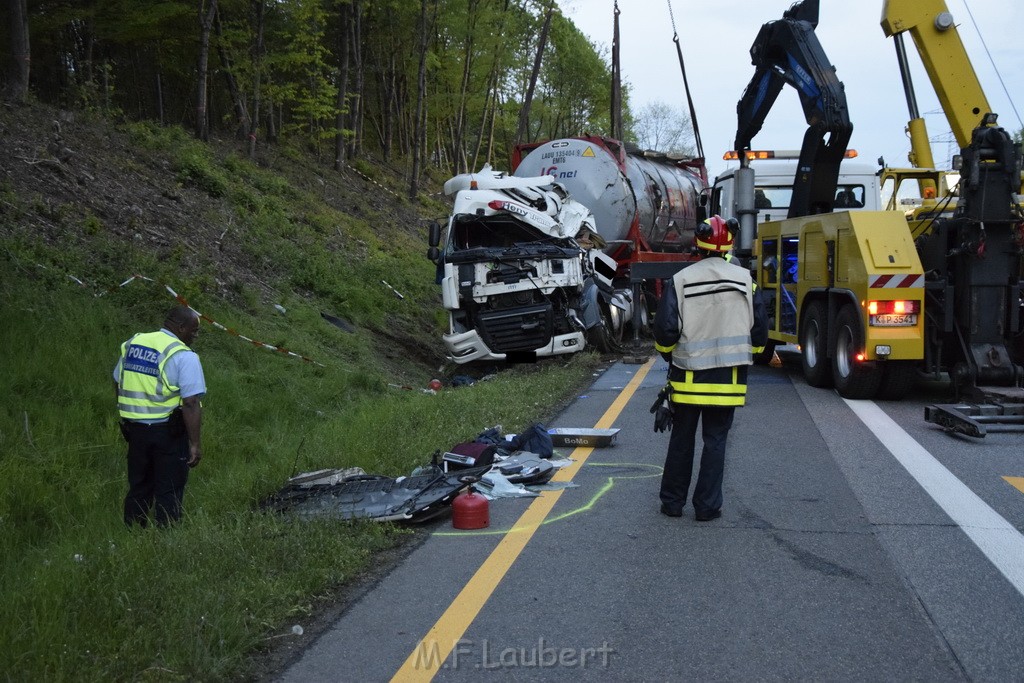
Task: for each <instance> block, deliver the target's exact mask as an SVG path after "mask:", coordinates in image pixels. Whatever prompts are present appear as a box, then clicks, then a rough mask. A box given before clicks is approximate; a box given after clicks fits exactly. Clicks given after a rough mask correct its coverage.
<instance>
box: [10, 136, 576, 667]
mask: <svg viewBox="0 0 1024 683" xmlns="http://www.w3.org/2000/svg"><path fill="white" fill-rule="evenodd" d="M167 144H169V143H167ZM181 144H182V145H192V144H194V143H186V142H182V143H181ZM188 148H189V149H193V148H191V147H188ZM175 149H177V148H175ZM199 158H200V162H201V163H200V165H199V166H198V168H199V169H200V171H195V170H193V172H194V173H200V174H204V173H205V174H209V173H214V172H215V171H216V170H217V169H218V168H223V166H222V165H218V164H220V162H214V161H212V160H210V159H208V158H205V157H202V156H201V155H200V157H199ZM232 163H235V164H236V165H237V164H239V163H241V162H237V161H236V162H232ZM239 168H242V169H243V170H244V171H245V173H242V172H241V171H236V172H235V173H233V174H230V175H225V177H224V178H222V180H223V181H224V183H225V184H224V185H223V186H220V185H218V186H216V188H215V189H217V191H218V192H220V193H221V194H223V195H224V196H236V197H242V198H243V200H244V198H245V197H246V196H249V195H251V196H249V198H250V199H251V200H252V205H251V206H248V207H247V206H246V205H245V201H242V202H241V203H238V202H229V203H228V204H227V210H231V211H235V212H237V215H238V216H241V217H243V218H244V217H246V216H247V218H246V220H247V221H248V222H249V224H251V225H253V226H254V227H253V228H252V229H251V234H250V235H248V236H247V239H246V244H245V249H246V250H247V251H250V252H252V253H255V254H261V255H268V254H274V255H275V258H276V262H277V263H279V264H282V265H281V268H282V271H281V272H280V274H279V276H278V277H277V278H276V279H274V280H273V284H275V285H278V286H279V291H293V288H294V287H302V288H303V290H304V293H303V295H302V296H299V295H289V296H288V298H287V299H286V300H282V301H281V303H282V304H283V305H284V306H285V307H286V308H287V314H286V315H278V314H276V313H274V312H273V309H271V308H270V306H269V304H268V303H267V302H265V301H260V300H259V295H258V294H257V293H255V292H254V291H252V290H251V289H249V288H248V287H247V286H245V285H244V284H242V283H241V282H239V283H238V284H232V283H230V282H229V283H228V286H227V289H228V290H229V292H230V293H231V294H232V295H233V297H229V298H223V297H221V296H220V293H221V287H220V286H219V284H218V283H216V280H218V279H222V276H220V275H218V276H217V277H215V276H214V275H213V274H211V270H210V263H208V261H209V258H208V257H206V256H203V255H198V256H197V255H195V254H190V253H188V252H182V253H181V254H174V253H171V254H169V255H167V254H164V255H159V254H152V253H149V252H148V251H146V250H144V249H137V248H134V247H133V246H132V245H131V244H125V243H123V242H119V241H118V240H117V239H116V238H115V237H114V236H111V235H108V234H106V232H105V228H104V225H103V223H102V221H96V220H94V219H92V218H89V217H88V216H85V217H82V216H81V215H78V214H76V213H75V209H74V207H73V206H66V207H63V208H62V207H55V206H53V204H52V203H48V202H45V201H40V200H39V198H33V197H32V196H26V195H24V194H20V193H13V192H11V191H10V190H9V189H8V190H6V191H4V188H0V191H2V192H3V195H2V197H0V198H2V199H3V203H4V209H5V211H4V217H3V222H2V223H0V228H2V229H0V293H2V295H0V321H2V323H0V346H2V348H3V349H4V360H3V363H2V366H0V394H2V395H3V397H4V398H3V401H2V403H0V480H2V481H3V486H2V488H0V586H2V590H0V614H3V618H2V619H0V672H3V673H2V676H0V677H3V678H7V679H11V680H47V681H55V680H125V679H133V680H134V679H138V678H144V679H161V680H165V679H166V680H181V679H190V680H191V679H200V680H211V679H223V678H235V677H239V676H244V675H245V673H246V671H247V668H246V667H247V654H250V653H252V652H253V651H254V650H256V649H258V648H260V647H261V646H263V645H265V644H266V643H268V642H269V640H268V639H270V638H271V637H273V636H274V635H277V634H279V633H281V632H282V631H287V629H288V628H289V627H290V626H291V625H292V624H295V623H298V624H301V623H302V621H303V617H304V616H306V615H308V614H309V613H310V612H311V611H312V610H314V609H315V606H316V604H318V602H320V601H322V600H324V599H329V596H330V594H331V592H332V591H334V590H336V589H337V588H338V587H339V586H342V585H344V584H345V583H346V582H349V581H351V580H353V578H355V577H357V576H358V575H359V573H360V571H362V570H364V569H366V568H367V567H368V566H369V565H370V563H372V562H373V561H374V556H375V553H377V552H379V551H382V550H384V549H387V548H389V547H393V546H394V545H395V544H396V543H399V542H401V540H402V538H403V537H404V532H403V531H402V530H401V529H399V528H396V527H393V526H391V525H376V524H371V523H356V524H349V523H344V522H332V521H326V520H324V521H317V522H302V523H299V522H296V521H292V520H290V519H287V518H282V517H280V516H276V515H273V514H268V513H263V512H261V511H259V510H258V507H257V506H258V502H259V501H260V500H262V499H263V498H264V497H265V496H267V495H268V494H270V493H271V492H273V491H275V490H277V489H278V488H280V487H281V486H282V485H283V483H284V481H285V479H286V478H287V477H288V476H289V475H291V474H292V473H293V472H294V471H295V470H299V471H308V470H313V469H317V468H323V467H352V466H359V467H362V468H363V469H365V470H366V471H367V472H371V473H378V474H387V475H392V476H394V475H398V474H403V473H407V472H409V471H410V470H411V469H412V468H413V467H414V466H415V465H418V464H422V463H424V462H425V461H427V460H428V459H429V457H430V454H431V453H432V452H433V451H434V450H435V449H438V448H446V447H448V446H450V445H451V444H453V443H455V442H456V441H459V440H463V439H467V438H471V437H472V436H474V435H475V434H477V433H479V432H480V431H481V430H483V429H484V428H486V427H489V426H493V425H494V424H498V423H500V424H503V425H505V427H506V429H507V430H508V431H515V430H518V429H521V428H522V427H524V426H526V425H528V424H529V423H530V422H532V421H534V420H537V419H540V418H542V417H543V416H545V415H546V414H547V412H548V411H549V410H550V407H551V406H552V405H555V404H557V403H559V402H560V401H561V400H562V399H563V398H564V397H565V396H566V395H567V393H568V392H570V391H571V390H572V387H575V386H578V385H579V384H580V383H581V382H582V381H583V379H584V378H586V377H587V376H589V373H590V372H591V370H592V368H593V364H594V362H595V358H594V357H593V356H589V355H583V356H581V357H579V358H578V359H577V360H575V361H573V362H571V363H568V364H561V363H557V364H556V363H550V364H542V366H541V368H540V369H538V368H533V367H531V368H521V369H520V370H513V371H511V372H509V373H503V374H502V375H500V376H499V377H497V378H496V379H493V380H491V381H487V382H481V383H478V384H476V385H475V386H473V387H467V388H462V389H451V390H445V391H443V392H441V393H440V394H439V395H436V396H433V395H428V394H424V393H421V392H419V391H403V390H401V389H394V388H392V387H390V386H389V383H392V382H394V380H395V378H394V377H393V376H392V375H393V373H394V368H393V367H392V368H391V369H390V370H389V369H388V368H387V367H386V366H383V365H381V364H380V358H379V353H377V347H378V345H379V344H380V343H381V342H380V338H379V337H375V336H374V335H373V334H372V329H373V327H374V326H375V325H380V326H386V325H387V324H389V321H390V322H394V321H397V322H398V323H399V324H401V323H402V322H403V321H405V323H408V324H418V325H420V326H421V327H423V321H424V320H425V319H426V320H430V319H431V318H432V317H433V316H434V313H433V311H434V310H436V307H437V304H436V303H434V302H432V300H431V299H430V298H429V297H431V296H433V297H434V298H435V299H436V294H434V293H432V290H431V286H432V285H430V284H427V285H423V286H421V285H420V284H418V279H420V278H422V279H423V280H424V281H426V282H427V283H429V282H430V281H431V278H430V276H431V275H432V273H431V271H430V270H429V264H425V265H424V264H423V258H422V248H421V245H419V244H416V245H415V246H416V248H415V250H412V249H411V248H410V249H408V251H409V254H408V255H407V256H403V251H404V250H406V248H405V241H403V238H401V237H400V236H393V237H392V238H390V239H389V240H386V242H387V243H378V242H376V241H374V240H376V239H377V238H376V236H375V233H374V231H370V230H368V229H367V228H366V226H365V225H364V224H359V225H356V226H355V227H354V228H353V230H354V231H355V232H356V233H357V234H361V235H362V236H363V237H362V238H361V239H363V241H364V242H366V243H368V245H367V246H366V251H365V252H364V258H361V259H357V260H354V261H351V262H350V263H349V264H348V265H347V266H346V268H347V270H344V272H338V271H339V270H341V268H342V266H345V264H344V263H343V262H342V260H341V259H340V258H339V257H338V256H336V255H334V254H333V252H331V251H328V250H325V249H324V248H323V247H322V245H321V244H320V243H319V242H317V239H318V233H320V232H323V233H324V234H325V235H327V236H329V235H333V234H334V231H333V230H327V229H326V228H325V227H324V226H325V225H326V223H327V222H328V221H329V220H333V219H332V218H331V217H330V213H329V212H328V211H327V210H326V209H323V208H322V207H321V208H316V207H314V208H312V209H311V208H309V207H310V206H311V205H310V203H309V199H308V197H305V196H303V195H302V194H301V193H296V199H297V200H299V201H300V203H302V204H303V205H304V206H305V207H306V208H305V209H301V210H300V209H298V208H296V207H295V206H292V205H290V204H289V203H288V199H287V196H288V195H289V194H292V193H293V192H294V190H292V189H289V188H288V187H287V185H286V184H280V185H274V184H273V183H272V182H271V181H270V180H269V179H268V178H267V177H266V176H262V175H258V174H256V172H255V171H254V170H253V169H252V168H250V167H249V166H247V165H245V164H242V165H241V166H239ZM202 169H205V170H202ZM179 172H180V170H179ZM247 174H250V175H249V177H250V180H248V181H246V180H245V178H246V177H247ZM239 178H241V180H239ZM253 178H255V180H252V179H253ZM243 181H244V182H246V183H251V182H262V183H263V184H264V185H265V186H266V187H264V189H263V190H262V191H261V192H259V193H255V192H251V193H248V194H247V192H246V188H247V186H246V185H244V184H238V183H242V182H243ZM269 204H272V205H273V206H269V208H268V205H269ZM267 211H271V212H275V213H276V215H277V219H273V218H272V216H270V215H269V214H268V213H266V212H267ZM300 211H306V212H307V213H306V215H307V220H304V221H297V220H295V218H294V217H295V216H296V215H297V214H298V213H299V212H300ZM321 212H322V215H323V216H326V218H315V216H316V215H321ZM40 221H43V222H45V226H44V227H45V228H46V229H45V230H44V229H43V228H40V227H38V224H39V223H40ZM318 226H319V227H318ZM55 234H59V235H60V239H59V242H58V241H56V240H54V235H55ZM343 237H344V239H345V240H346V241H347V242H351V240H352V237H351V233H349V232H346V233H345V234H344V235H343ZM44 238H45V239H44ZM409 243H410V244H412V243H413V240H411V239H410V240H409ZM186 261H189V263H186ZM39 265H43V266H45V268H39V267H38V266H39ZM135 272H142V273H145V274H147V275H150V276H151V277H154V278H155V279H157V280H162V281H165V282H168V284H172V285H175V286H176V287H177V288H178V289H179V291H180V293H182V294H184V295H185V296H186V297H187V298H189V300H190V302H191V303H192V304H193V305H194V306H196V307H197V308H198V309H200V310H202V311H203V312H204V313H205V314H207V315H209V316H211V317H212V318H214V319H216V320H218V321H220V322H222V323H224V324H226V325H229V326H231V327H234V328H236V329H238V330H239V331H240V332H242V333H244V334H246V335H248V336H250V337H253V338H255V339H259V340H263V341H266V342H268V343H272V344H274V345H279V346H284V347H287V348H290V349H293V350H295V351H296V352H299V353H302V354H303V355H306V356H309V357H311V358H313V359H315V360H317V361H319V362H320V363H322V364H323V365H322V366H320V365H315V364H312V363H306V362H303V361H300V360H298V359H296V358H293V357H286V356H282V355H279V354H274V353H271V352H269V351H266V350H261V349H258V348H254V347H253V346H251V345H249V344H246V343H243V342H240V341H239V339H238V338H237V337H234V336H231V335H229V334H227V333H224V332H221V331H218V330H216V329H214V328H212V327H210V326H208V325H206V324H204V325H203V326H202V328H201V334H200V337H199V339H198V341H197V343H196V345H195V346H196V350H197V351H198V352H199V353H200V356H201V358H202V360H203V365H204V369H205V371H206V378H207V384H208V389H209V392H208V395H207V398H206V399H205V400H204V408H205V410H204V424H203V446H204V458H203V461H202V464H201V466H200V467H199V468H198V469H196V470H194V471H193V472H192V476H191V480H190V483H189V487H188V490H187V492H186V501H185V506H186V518H185V520H184V521H183V523H182V524H180V525H179V526H177V527H175V528H173V529H170V530H166V531H158V530H152V529H150V530H133V531H129V530H128V529H126V528H124V526H123V525H122V523H121V501H122V499H123V496H124V493H125V489H126V483H125V460H124V454H125V445H124V443H123V442H122V441H121V439H120V435H119V433H118V430H117V426H116V422H117V417H116V410H115V406H114V395H113V387H112V382H111V371H112V368H113V365H114V362H115V360H116V354H117V349H118V346H119V345H120V343H121V342H122V341H123V340H124V339H126V338H127V337H128V336H129V335H130V334H132V333H134V332H139V331H149V330H152V329H155V327H156V326H157V325H158V324H159V322H160V321H161V320H162V316H163V313H164V312H165V311H166V310H167V309H168V308H169V307H170V306H171V305H172V304H173V303H174V301H173V299H171V298H170V296H169V295H168V293H167V292H166V291H165V290H164V289H162V288H161V287H159V286H157V285H153V284H148V283H143V282H134V283H132V284H131V285H129V286H127V287H124V288H121V289H116V290H114V291H112V292H110V293H108V294H106V295H105V296H102V297H96V296H93V292H92V291H89V290H86V289H82V288H79V287H77V286H75V285H74V284H73V283H72V282H71V280H70V279H69V278H68V277H67V276H68V275H76V276H78V277H81V278H83V279H89V280H91V281H93V282H100V283H102V284H104V285H109V284H112V283H117V282H119V281H121V280H123V279H124V277H125V275H126V274H130V273H135ZM384 272H388V273H393V275H392V276H391V278H390V279H391V280H397V281H398V282H399V285H398V286H400V287H401V286H404V287H405V289H406V292H407V297H408V298H407V299H406V300H405V301H404V302H402V301H398V300H397V298H395V297H393V296H391V295H390V294H384V295H382V294H381V288H380V287H379V286H376V283H377V281H378V280H379V279H380V278H379V277H378V276H379V275H380V274H381V273H384ZM263 276H264V277H265V278H270V277H271V276H270V275H268V274H264V275H263ZM360 281H362V282H366V283H369V284H368V285H367V287H368V290H367V291H363V290H360V289H359V288H358V283H359V282H360ZM409 292H412V296H409V295H408V293H409ZM418 292H422V294H417V293H418ZM402 305H405V306H412V307H416V308H418V309H420V310H419V311H418V313H417V312H413V313H407V312H405V311H403V310H402V309H400V308H399V306H402ZM324 309H327V310H335V311H338V310H339V309H341V310H343V311H344V313H345V315H346V316H347V317H348V318H349V319H350V320H353V321H354V322H355V323H356V324H357V326H358V327H359V331H358V333H357V334H346V333H345V332H343V331H341V330H338V329H337V328H335V327H332V326H330V325H327V324H326V323H325V322H324V321H323V320H321V319H320V317H319V311H320V310H324ZM425 311H426V312H425ZM418 333H419V334H422V335H430V336H432V337H433V338H434V339H436V335H437V334H438V329H437V328H436V327H430V326H426V328H425V329H420V330H418ZM407 370H408V373H409V374H408V375H407V376H406V377H403V378H402V380H400V381H399V382H398V383H403V382H404V381H407V377H413V378H416V377H419V378H420V379H425V378H426V377H429V375H422V374H421V373H423V372H425V371H426V372H429V369H424V368H422V367H421V368H418V369H417V368H416V367H414V366H413V365H412V363H410V364H409V367H408V368H407ZM527 376H528V378H529V390H528V391H527V390H525V389H524V386H525V382H526V377H527ZM419 386H422V384H420V385H419Z"/></svg>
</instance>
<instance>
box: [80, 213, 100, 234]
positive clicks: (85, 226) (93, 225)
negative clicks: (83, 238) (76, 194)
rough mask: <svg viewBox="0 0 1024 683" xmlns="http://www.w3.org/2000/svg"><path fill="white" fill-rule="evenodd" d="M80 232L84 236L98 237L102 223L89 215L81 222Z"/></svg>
mask: <svg viewBox="0 0 1024 683" xmlns="http://www.w3.org/2000/svg"><path fill="white" fill-rule="evenodd" d="M82 230H83V231H84V232H85V234H86V235H98V234H99V233H100V232H101V231H102V230H103V221H101V220H100V219H99V218H97V217H96V216H94V215H93V214H91V213H90V214H88V215H87V216H86V217H85V220H84V221H82Z"/></svg>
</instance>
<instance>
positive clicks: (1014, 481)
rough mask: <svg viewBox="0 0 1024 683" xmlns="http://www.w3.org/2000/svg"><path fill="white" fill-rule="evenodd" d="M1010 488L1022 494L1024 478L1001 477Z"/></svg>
mask: <svg viewBox="0 0 1024 683" xmlns="http://www.w3.org/2000/svg"><path fill="white" fill-rule="evenodd" d="M1003 479H1005V480H1006V483H1008V484H1009V485H1010V486H1012V487H1014V488H1015V489H1017V490H1018V491H1020V492H1021V493H1024V477H1003Z"/></svg>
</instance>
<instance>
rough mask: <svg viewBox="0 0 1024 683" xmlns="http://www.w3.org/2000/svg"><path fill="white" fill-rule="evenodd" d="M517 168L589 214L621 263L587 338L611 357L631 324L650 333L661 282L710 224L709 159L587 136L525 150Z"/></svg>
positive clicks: (687, 257)
mask: <svg viewBox="0 0 1024 683" xmlns="http://www.w3.org/2000/svg"><path fill="white" fill-rule="evenodd" d="M512 162H513V174H514V175H516V176H538V175H551V176H552V177H554V178H555V180H556V181H557V182H558V183H560V184H562V185H563V186H564V187H565V188H566V189H567V190H568V191H569V194H570V195H571V196H572V198H573V199H575V200H576V201H578V202H580V203H581V204H583V205H584V206H586V207H587V208H589V209H590V210H591V212H592V213H593V214H594V220H595V221H596V229H597V232H598V234H599V235H600V237H601V238H602V239H603V241H604V243H605V244H604V252H605V253H606V254H607V255H608V256H610V257H612V258H613V259H614V260H615V263H616V271H615V276H614V278H613V282H612V288H611V289H610V290H596V293H597V294H598V295H599V296H598V300H597V301H596V302H594V305H593V306H591V307H590V308H589V309H588V310H591V311H593V313H594V314H595V315H600V317H601V318H603V319H604V323H605V324H604V325H602V328H603V329H602V328H597V327H595V326H594V325H593V324H592V323H593V322H594V320H593V319H587V318H584V321H583V322H584V324H586V325H587V329H588V330H590V331H591V332H590V333H589V334H588V339H589V340H590V341H591V342H592V343H595V344H596V345H597V346H598V347H599V348H601V350H602V351H607V350H611V349H610V348H609V347H615V346H617V344H618V342H619V341H621V340H622V337H623V332H624V330H625V328H626V327H627V326H628V325H630V324H632V325H633V329H634V333H636V332H640V331H642V330H644V329H645V328H646V327H647V320H648V315H649V314H650V312H651V310H652V309H653V305H654V304H655V302H656V301H657V297H658V295H660V292H659V291H657V289H658V286H659V285H658V283H659V282H660V280H661V279H663V278H667V277H671V276H672V275H673V274H674V273H675V272H676V271H678V270H679V269H680V268H681V267H683V265H685V264H686V263H687V262H689V261H691V260H692V259H693V256H692V254H691V250H692V247H693V233H694V229H695V228H696V226H697V225H698V224H699V223H700V222H701V221H703V220H704V219H705V218H706V209H705V207H706V206H707V190H708V181H707V170H706V169H705V167H704V160H703V159H672V158H670V157H669V156H668V155H666V154H663V153H659V152H651V151H644V150H641V149H639V148H637V147H636V146H633V145H623V144H622V143H620V142H618V141H617V140H613V139H611V138H605V137H598V136H581V137H579V138H567V139H561V140H551V141H548V142H540V143H531V144H526V145H520V146H518V147H516V148H515V150H514V151H513V157H512ZM634 303H635V304H636V305H635V306H634V305H633V304H634Z"/></svg>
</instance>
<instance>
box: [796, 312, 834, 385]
mask: <svg viewBox="0 0 1024 683" xmlns="http://www.w3.org/2000/svg"><path fill="white" fill-rule="evenodd" d="M800 350H801V353H800V365H801V366H802V367H803V369H804V379H806V380H807V383H808V384H810V385H811V386H812V387H830V386H832V368H831V367H829V364H828V308H826V306H825V304H824V303H823V302H821V301H812V302H811V303H810V304H808V306H807V311H806V312H805V313H804V319H803V320H802V321H801V323H800Z"/></svg>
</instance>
